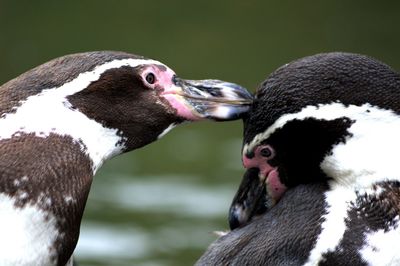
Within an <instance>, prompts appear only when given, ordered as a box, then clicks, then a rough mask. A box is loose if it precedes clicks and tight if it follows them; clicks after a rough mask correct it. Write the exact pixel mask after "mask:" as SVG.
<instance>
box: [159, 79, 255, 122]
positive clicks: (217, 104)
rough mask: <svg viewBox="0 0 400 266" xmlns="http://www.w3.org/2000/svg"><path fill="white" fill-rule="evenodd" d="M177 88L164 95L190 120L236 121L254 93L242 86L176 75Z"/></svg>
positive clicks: (246, 107)
mask: <svg viewBox="0 0 400 266" xmlns="http://www.w3.org/2000/svg"><path fill="white" fill-rule="evenodd" d="M173 83H174V88H173V89H172V90H167V91H165V92H164V93H163V96H164V97H165V98H167V100H169V102H170V103H171V105H172V106H173V107H174V108H175V109H177V110H178V114H180V115H181V116H183V117H184V118H186V119H188V120H201V119H213V120H216V121H226V120H235V119H238V118H240V117H241V116H242V115H243V114H245V113H246V112H247V111H248V110H249V108H250V105H251V103H252V102H253V96H252V95H251V94H250V93H249V92H248V91H247V90H246V89H245V88H243V87H241V86H239V85H237V84H234V83H230V82H225V81H220V80H212V79H206V80H184V79H180V78H178V77H176V76H175V77H174V78H173Z"/></svg>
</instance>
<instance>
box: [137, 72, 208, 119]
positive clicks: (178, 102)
mask: <svg viewBox="0 0 400 266" xmlns="http://www.w3.org/2000/svg"><path fill="white" fill-rule="evenodd" d="M149 73H152V74H154V76H155V80H154V83H153V84H150V83H149V82H147V80H146V76H147V75H148V74H149ZM174 76H175V72H174V71H172V70H171V69H170V68H168V67H166V66H162V65H148V66H146V67H145V68H144V69H143V71H142V73H141V77H142V79H143V82H144V84H146V85H147V86H148V87H149V88H150V89H155V90H159V91H160V95H161V96H162V97H164V98H165V99H166V100H167V101H168V102H169V104H170V105H171V106H172V107H173V108H174V109H175V110H176V111H177V115H178V116H180V117H183V118H184V119H186V120H190V121H195V120H199V119H201V118H200V117H198V116H195V115H194V114H193V111H192V109H191V107H190V106H188V105H187V104H186V102H185V101H184V100H182V99H181V98H182V97H181V96H179V93H181V89H180V88H179V87H178V86H176V85H175V84H174V82H173V78H174Z"/></svg>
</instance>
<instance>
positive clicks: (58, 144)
mask: <svg viewBox="0 0 400 266" xmlns="http://www.w3.org/2000/svg"><path fill="white" fill-rule="evenodd" d="M215 91H217V92H219V91H220V93H219V95H218V96H213V95H211V92H215ZM250 101H251V96H250V94H249V93H248V92H246V91H245V90H244V89H243V88H241V87H239V86H237V85H235V84H232V83H226V82H222V81H217V80H203V81H187V80H182V79H179V78H178V77H177V76H176V74H175V73H174V72H173V71H172V70H171V69H170V68H168V67H167V66H166V65H164V64H162V63H160V62H158V61H155V60H151V59H146V58H144V57H141V56H136V55H131V54H127V53H123V52H106V51H105V52H88V53H82V54H74V55H69V56H65V57H61V58H58V59H55V60H52V61H50V62H48V63H45V64H43V65H41V66H39V67H37V68H35V69H33V70H30V71H28V72H26V73H25V74H22V75H21V76H19V77H17V78H15V79H14V80H11V81H9V82H8V83H6V84H4V85H3V86H1V87H0V216H1V219H0V234H1V235H2V238H1V239H0V250H1V252H0V264H1V265H42V266H43V265H65V264H66V263H67V261H70V262H71V261H72V260H69V259H70V257H71V255H72V252H73V250H74V248H75V246H76V243H77V241H78V237H79V229H80V222H81V218H82V214H83V211H84V207H85V204H86V199H87V196H88V193H89V190H90V185H91V182H92V177H93V175H94V174H95V173H96V171H97V170H98V168H99V167H100V166H101V165H102V164H103V162H104V161H105V160H107V159H109V158H111V157H113V156H115V155H118V154H121V153H124V152H128V151H131V150H134V149H137V148H140V147H142V146H145V145H147V144H148V143H151V142H153V141H155V140H157V139H158V138H159V137H161V136H163V135H164V134H165V133H166V132H168V131H169V130H170V129H171V128H172V127H174V126H175V125H178V124H180V123H181V122H183V121H194V120H199V119H204V118H211V119H217V120H225V119H231V118H232V119H235V118H237V117H239V116H240V114H241V113H243V112H245V111H246V109H247V108H248V107H246V106H247V105H248V103H249V102H250Z"/></svg>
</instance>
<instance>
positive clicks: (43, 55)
mask: <svg viewBox="0 0 400 266" xmlns="http://www.w3.org/2000/svg"><path fill="white" fill-rule="evenodd" d="M399 12H400V2H399V1H385V2H377V1H288V0H284V1H251V0H250V1H243V0H241V1H239V0H232V1H215V0H214V1H183V0H178V1H161V0H154V1H128V0H116V1H102V0H96V1H94V0H91V1H42V0H36V1H14V0H0V83H3V82H6V81H8V80H10V79H11V78H14V77H16V76H17V75H18V74H20V73H22V72H24V71H26V70H28V69H30V68H32V67H34V66H36V65H39V64H41V63H43V62H45V61H47V60H50V59H52V58H55V57H58V56H61V55H65V54H69V53H75V52H81V51H91V50H122V51H127V52H131V53H137V54H140V55H145V56H147V57H150V58H153V59H157V60H160V61H162V62H164V63H165V64H167V65H168V66H170V67H171V68H173V69H174V70H175V71H176V72H177V73H178V75H179V76H181V77H182V78H189V79H201V78H218V79H224V80H228V81H233V82H237V83H239V84H241V85H243V86H245V87H248V88H249V90H251V91H254V90H255V88H256V87H257V86H258V84H259V83H261V82H262V80H264V79H265V78H266V76H267V75H268V74H269V73H270V72H271V71H273V70H274V69H276V68H277V67H279V66H281V65H283V64H285V63H287V62H289V61H291V60H294V59H296V58H300V57H303V56H306V55H311V54H315V53H319V52H327V51H348V52H357V53H363V54H368V55H370V56H373V57H376V58H379V59H381V60H382V61H384V62H386V63H388V64H389V65H391V66H392V67H394V68H395V69H397V70H400V27H399V25H400V16H399ZM377 93H379V92H377ZM241 136H242V125H241V122H240V121H236V122H228V123H210V122H202V123H198V124H186V125H183V126H181V127H178V128H176V129H174V130H173V131H172V132H171V133H169V134H168V135H167V136H165V137H164V138H163V139H161V140H160V141H157V142H156V143H153V144H151V145H149V146H147V147H145V148H143V149H140V150H137V151H134V152H132V153H129V154H126V155H123V156H119V157H118V158H115V159H113V160H111V161H109V162H108V163H106V164H105V166H104V167H103V168H102V169H101V170H100V171H99V172H98V174H97V175H96V177H95V179H94V182H93V187H92V190H91V193H90V196H89V201H88V204H87V208H86V212H85V215H84V219H83V223H82V230H81V238H80V241H79V244H78V247H77V250H76V257H77V260H78V261H79V262H80V265H82V266H88V265H93V266H94V265H142V266H158V265H171V266H172V265H174V266H175V265H176V266H179V265H192V264H193V263H194V262H195V260H196V258H198V257H199V256H200V255H201V253H202V252H203V251H204V250H205V248H206V247H207V246H208V244H210V243H211V242H212V241H213V240H214V239H215V235H214V234H213V233H212V232H213V231H214V230H226V229H227V219H226V217H227V210H228V207H229V204H230V201H231V199H232V197H233V195H234V193H235V190H236V188H237V186H238V184H239V182H240V179H241V175H242V173H243V170H242V166H241V161H240V149H241ZM99 145H100V144H99Z"/></svg>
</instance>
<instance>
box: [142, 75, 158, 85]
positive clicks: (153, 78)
mask: <svg viewBox="0 0 400 266" xmlns="http://www.w3.org/2000/svg"><path fill="white" fill-rule="evenodd" d="M145 78H146V81H147V83H149V84H154V82H155V81H156V76H154V74H153V73H148V74H147V75H146V77H145Z"/></svg>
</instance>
